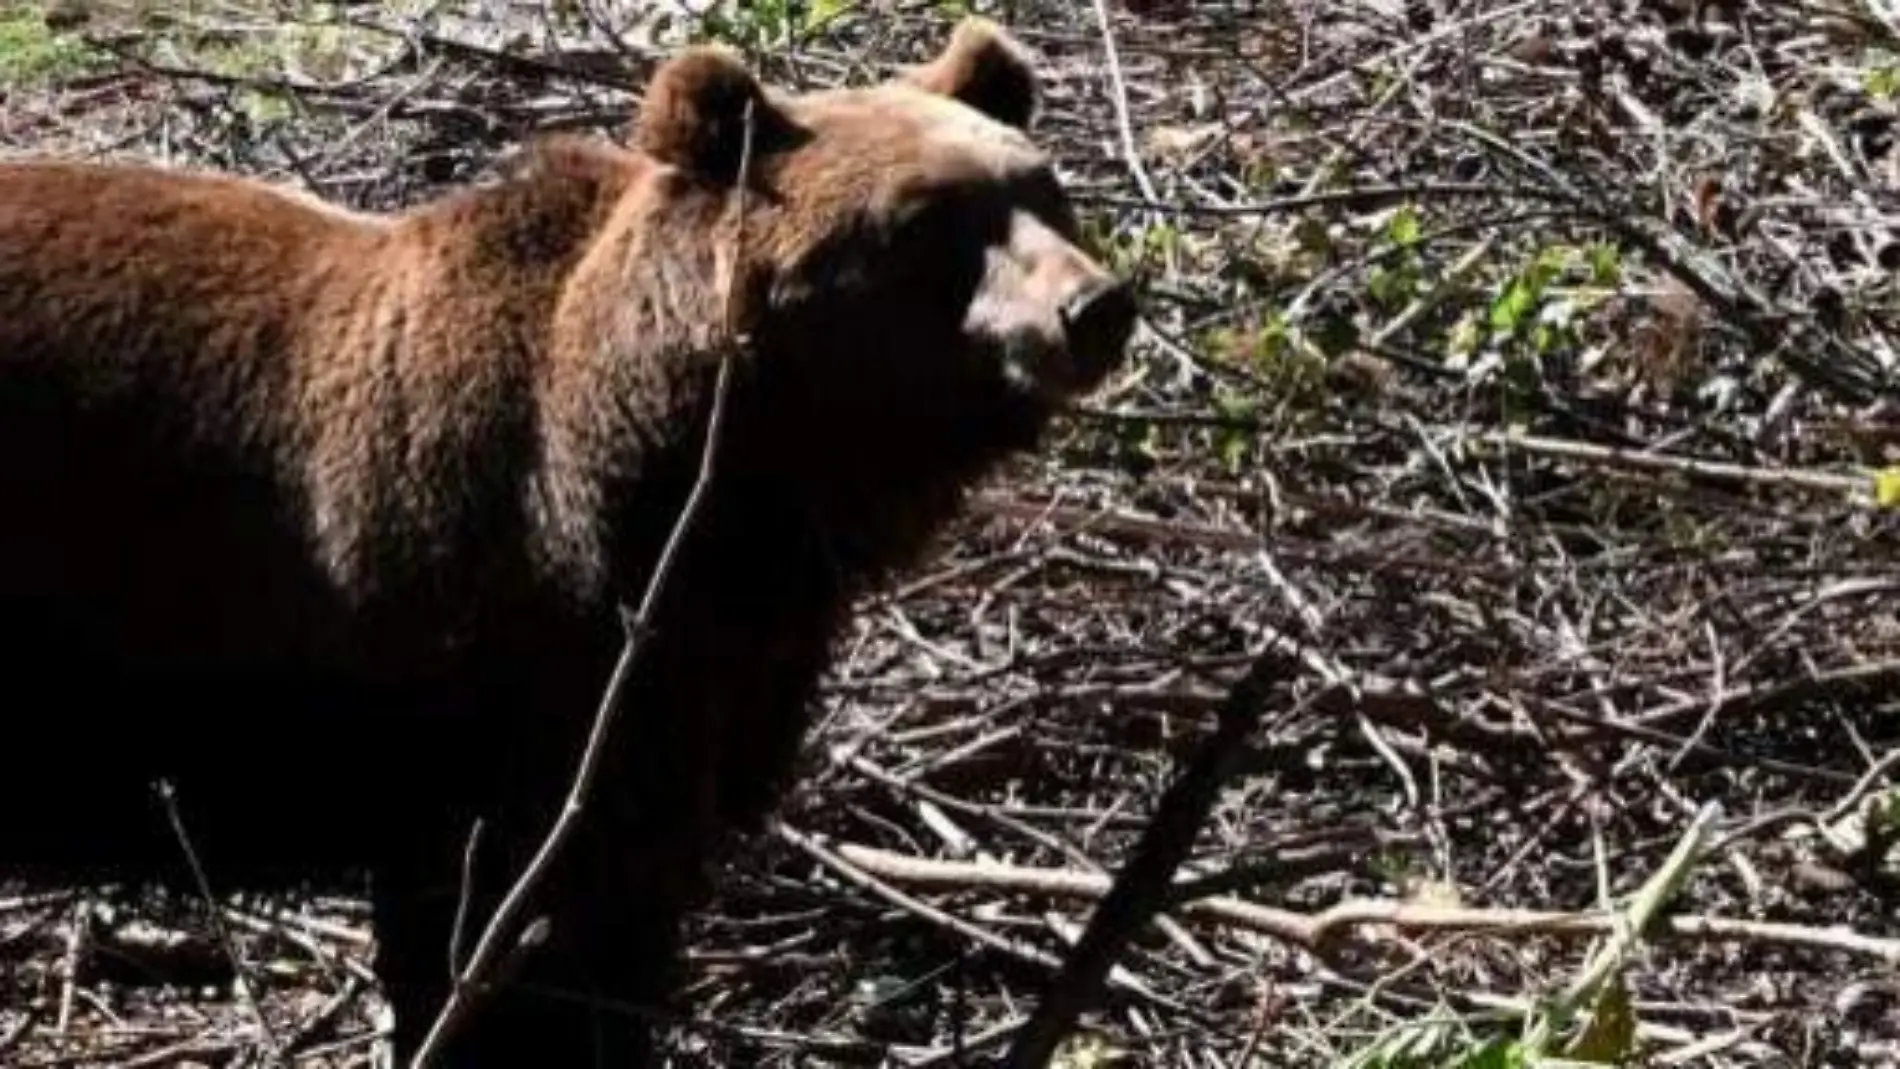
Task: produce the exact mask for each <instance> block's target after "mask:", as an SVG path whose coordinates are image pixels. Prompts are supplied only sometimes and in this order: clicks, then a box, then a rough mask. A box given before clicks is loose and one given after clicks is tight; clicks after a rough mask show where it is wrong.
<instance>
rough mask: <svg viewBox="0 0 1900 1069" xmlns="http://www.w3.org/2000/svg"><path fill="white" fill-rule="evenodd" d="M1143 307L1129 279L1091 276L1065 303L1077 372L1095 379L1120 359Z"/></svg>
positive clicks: (1065, 323)
mask: <svg viewBox="0 0 1900 1069" xmlns="http://www.w3.org/2000/svg"><path fill="white" fill-rule="evenodd" d="M1139 313H1140V309H1139V308H1138V307H1137V306H1136V304H1135V292H1134V287H1133V286H1131V285H1129V283H1128V281H1127V280H1126V279H1122V278H1116V277H1113V276H1109V277H1106V278H1099V279H1091V280H1089V281H1087V282H1085V283H1083V284H1082V287H1081V288H1080V289H1078V290H1077V291H1076V292H1075V293H1073V294H1071V295H1070V296H1069V298H1068V300H1066V301H1064V302H1063V304H1062V309H1061V315H1062V329H1063V332H1064V333H1065V334H1066V335H1067V336H1068V341H1069V351H1070V353H1071V354H1072V357H1071V358H1072V359H1073V360H1074V362H1075V367H1076V371H1077V372H1079V373H1080V374H1081V375H1082V377H1084V378H1086V379H1088V380H1089V381H1091V382H1093V381H1096V380H1098V379H1100V378H1101V377H1102V376H1104V375H1106V374H1108V373H1109V372H1110V371H1112V370H1114V368H1115V365H1117V364H1119V363H1120V362H1121V358H1122V353H1123V351H1124V350H1125V349H1127V347H1128V342H1129V339H1130V338H1131V337H1132V336H1133V335H1134V332H1135V319H1136V317H1137V316H1138V315H1139Z"/></svg>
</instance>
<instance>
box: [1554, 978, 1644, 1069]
mask: <svg viewBox="0 0 1900 1069" xmlns="http://www.w3.org/2000/svg"><path fill="white" fill-rule="evenodd" d="M1564 1053H1565V1055H1566V1056H1567V1057H1569V1058H1572V1059H1575V1060H1576V1061H1580V1062H1592V1063H1595V1064H1597V1065H1622V1064H1623V1063H1624V1062H1626V1061H1628V1060H1629V1058H1630V1057H1631V1055H1633V1054H1635V1053H1636V1011H1635V1008H1634V1007H1633V1006H1631V1004H1630V993H1629V988H1627V987H1625V986H1624V984H1623V977H1622V976H1621V975H1613V976H1611V977H1610V979H1609V981H1608V982H1607V983H1605V984H1604V985H1603V989H1602V990H1601V991H1600V992H1598V993H1597V997H1596V1005H1595V1006H1594V1007H1592V1010H1591V1015H1590V1024H1589V1026H1588V1027H1587V1028H1585V1029H1584V1030H1583V1031H1582V1032H1581V1033H1580V1034H1578V1036H1577V1038H1576V1039H1575V1040H1574V1041H1573V1042H1572V1043H1571V1044H1570V1048H1569V1049H1568V1050H1567V1051H1565V1052H1564Z"/></svg>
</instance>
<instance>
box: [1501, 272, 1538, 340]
mask: <svg viewBox="0 0 1900 1069" xmlns="http://www.w3.org/2000/svg"><path fill="white" fill-rule="evenodd" d="M1536 306H1537V293H1536V291H1534V290H1533V289H1532V288H1531V284H1530V282H1529V281H1527V280H1526V279H1523V278H1517V279H1513V280H1511V284H1510V285H1509V286H1506V287H1505V288H1504V292H1503V293H1501V294H1499V295H1498V299H1497V300H1495V301H1492V302H1491V328H1492V329H1493V330H1498V331H1502V332H1504V333H1506V334H1515V333H1517V330H1518V328H1519V327H1520V326H1521V325H1523V323H1524V320H1525V318H1526V317H1528V316H1529V315H1530V313H1531V310H1532V309H1533V308H1535V307H1536Z"/></svg>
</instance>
